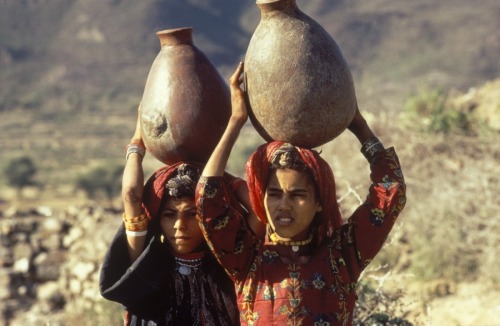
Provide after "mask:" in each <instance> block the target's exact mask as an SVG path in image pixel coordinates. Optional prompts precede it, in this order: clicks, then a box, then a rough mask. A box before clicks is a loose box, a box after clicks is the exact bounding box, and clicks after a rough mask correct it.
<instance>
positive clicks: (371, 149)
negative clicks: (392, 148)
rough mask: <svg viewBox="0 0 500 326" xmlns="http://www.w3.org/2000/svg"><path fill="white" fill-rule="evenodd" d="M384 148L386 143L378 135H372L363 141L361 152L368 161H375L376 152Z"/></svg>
mask: <svg viewBox="0 0 500 326" xmlns="http://www.w3.org/2000/svg"><path fill="white" fill-rule="evenodd" d="M383 150H384V145H382V143H381V142H380V140H379V139H378V138H377V137H372V138H370V139H368V140H367V141H366V142H364V143H363V145H362V146H361V153H362V154H363V155H364V157H366V159H367V160H368V162H370V163H373V160H374V159H375V154H377V153H378V152H381V151H383Z"/></svg>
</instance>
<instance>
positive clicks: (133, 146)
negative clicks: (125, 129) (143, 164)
mask: <svg viewBox="0 0 500 326" xmlns="http://www.w3.org/2000/svg"><path fill="white" fill-rule="evenodd" d="M132 153H137V154H139V155H140V156H141V158H144V155H146V147H145V146H144V143H143V142H142V139H140V141H136V142H134V140H133V139H132V141H131V143H130V144H128V145H127V148H126V154H125V159H126V160H128V157H129V155H130V154H132Z"/></svg>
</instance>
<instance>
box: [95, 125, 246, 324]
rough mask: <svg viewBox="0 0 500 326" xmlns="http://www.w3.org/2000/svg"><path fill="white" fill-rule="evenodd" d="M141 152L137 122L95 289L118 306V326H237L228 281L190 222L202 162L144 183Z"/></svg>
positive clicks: (168, 170)
mask: <svg viewBox="0 0 500 326" xmlns="http://www.w3.org/2000/svg"><path fill="white" fill-rule="evenodd" d="M144 154H145V147H144V143H143V141H142V137H141V132H140V125H139V120H138V121H137V126H136V130H135V134H134V137H133V138H132V141H131V144H130V145H128V147H127V163H126V165H125V169H124V172H123V179H122V197H123V202H124V209H125V212H124V214H123V224H122V225H121V226H120V228H119V230H118V232H117V234H116V236H115V238H114V239H113V241H112V243H111V246H110V248H109V250H108V252H107V254H106V257H105V259H104V263H103V266H102V269H101V275H100V290H101V294H102V295H103V296H104V297H105V298H106V299H108V300H112V301H116V302H119V303H121V304H122V305H123V306H124V307H125V311H126V312H125V325H158V326H160V325H214V326H218V325H227V326H232V325H238V324H239V318H238V309H237V306H236V297H235V293H234V286H233V283H232V282H231V280H230V279H229V278H228V276H227V275H226V273H225V272H224V270H223V269H222V267H221V266H220V265H219V264H218V262H217V260H216V259H215V258H214V257H213V255H212V254H211V252H210V250H208V247H207V245H206V242H205V239H204V237H203V234H202V232H201V229H200V226H199V223H198V221H197V219H196V214H197V209H196V205H195V201H194V194H195V188H196V184H197V182H198V179H199V175H200V171H201V166H200V165H199V164H196V163H186V162H179V163H177V164H173V165H171V166H165V167H163V168H160V169H159V170H157V171H156V172H155V173H154V174H153V175H152V176H151V178H150V179H149V180H148V181H147V182H146V184H145V185H144V184H143V182H144V175H143V169H142V159H143V157H144ZM224 179H225V180H226V181H227V182H228V183H229V184H234V183H235V181H237V180H236V179H234V178H232V177H231V176H229V175H226V176H225V177H224ZM245 189H246V187H245Z"/></svg>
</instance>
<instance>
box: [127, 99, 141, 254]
mask: <svg viewBox="0 0 500 326" xmlns="http://www.w3.org/2000/svg"><path fill="white" fill-rule="evenodd" d="M137 111H138V115H137V124H136V127H135V132H134V136H133V137H132V139H131V141H130V145H129V146H128V148H127V162H126V163H125V168H124V170H123V177H122V199H123V204H124V209H125V215H124V220H130V219H133V218H136V217H140V216H143V214H144V210H143V208H142V194H143V191H144V171H143V168H142V160H143V158H144V153H145V152H144V148H145V147H144V142H143V141H142V135H141V125H140V113H141V106H140V105H139V108H138V110H137ZM142 219H143V220H144V219H145V216H144V217H143V218H142ZM126 224H127V223H126ZM137 226H138V227H139V230H137V231H129V230H127V242H128V251H129V256H130V260H131V261H132V262H134V261H135V260H136V259H137V258H138V257H139V256H140V255H141V253H142V251H143V250H144V242H145V239H146V234H145V230H146V229H147V224H146V225H144V224H143V225H142V227H141V225H137ZM126 228H127V225H126Z"/></svg>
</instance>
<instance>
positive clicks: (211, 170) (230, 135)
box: [202, 116, 245, 177]
mask: <svg viewBox="0 0 500 326" xmlns="http://www.w3.org/2000/svg"><path fill="white" fill-rule="evenodd" d="M244 124H245V121H242V119H239V118H236V117H234V116H232V117H231V119H230V120H229V122H228V125H227V127H226V130H225V131H224V134H223V135H222V137H221V139H220V141H219V143H218V144H217V146H216V147H215V149H214V151H213V152H212V155H211V156H210V158H209V159H208V162H207V164H206V165H205V168H204V169H203V172H202V176H205V177H212V176H222V175H223V174H224V171H225V169H226V165H227V161H228V160H229V155H230V154H231V150H232V149H233V146H234V144H235V143H236V140H237V139H238V136H239V135H240V130H241V128H242V127H243V125H244Z"/></svg>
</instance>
